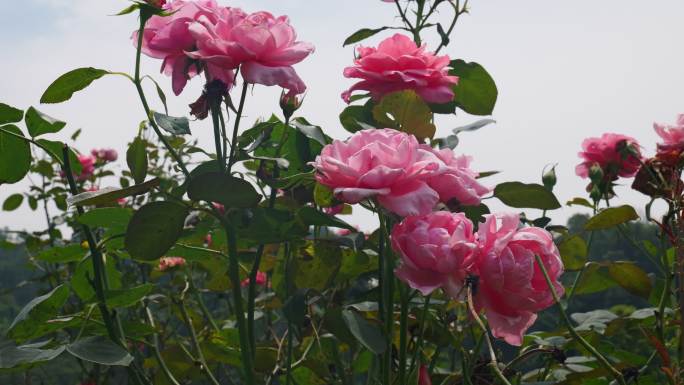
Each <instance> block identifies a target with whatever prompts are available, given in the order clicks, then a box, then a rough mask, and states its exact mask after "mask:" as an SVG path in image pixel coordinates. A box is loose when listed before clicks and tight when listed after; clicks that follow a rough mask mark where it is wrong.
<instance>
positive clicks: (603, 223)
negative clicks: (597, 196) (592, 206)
mask: <svg viewBox="0 0 684 385" xmlns="http://www.w3.org/2000/svg"><path fill="white" fill-rule="evenodd" d="M636 219H639V215H638V214H637V213H636V210H634V207H632V206H629V205H623V206H617V207H608V208H606V209H603V210H601V212H599V213H598V214H596V215H594V216H593V217H591V218H590V219H589V220H588V221H587V223H586V224H585V225H584V229H585V230H603V229H609V228H611V227H614V226H618V225H621V224H623V223H626V222H629V221H633V220H636Z"/></svg>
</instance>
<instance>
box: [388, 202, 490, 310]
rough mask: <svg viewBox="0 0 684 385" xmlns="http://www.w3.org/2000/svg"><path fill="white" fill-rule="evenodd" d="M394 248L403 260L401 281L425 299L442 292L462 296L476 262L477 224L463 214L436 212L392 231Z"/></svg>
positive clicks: (408, 220) (398, 272)
mask: <svg viewBox="0 0 684 385" xmlns="http://www.w3.org/2000/svg"><path fill="white" fill-rule="evenodd" d="M392 248H393V249H394V250H395V251H396V252H397V253H398V254H399V256H400V257H401V262H402V263H401V265H400V266H399V267H398V268H397V269H396V270H395V272H394V273H395V275H396V276H397V278H399V279H401V280H402V281H404V282H406V283H407V284H408V285H409V286H411V287H412V288H414V289H416V290H420V291H421V292H422V293H423V295H428V294H430V293H431V292H432V291H433V290H435V289H437V288H442V289H443V290H444V291H445V292H446V293H447V294H449V295H450V296H452V297H454V298H456V297H459V296H460V295H461V294H462V288H463V282H464V280H465V277H466V275H467V272H466V270H467V267H468V265H470V264H472V262H473V259H474V258H475V251H476V248H477V241H476V237H475V234H474V233H473V223H472V222H471V221H470V220H469V219H468V218H466V216H465V215H464V214H463V213H451V212H448V211H438V212H433V213H430V214H427V215H424V216H411V217H407V218H405V219H404V220H403V221H402V222H401V223H399V224H397V225H396V226H394V228H393V229H392Z"/></svg>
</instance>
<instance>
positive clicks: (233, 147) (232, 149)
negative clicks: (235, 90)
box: [228, 79, 249, 172]
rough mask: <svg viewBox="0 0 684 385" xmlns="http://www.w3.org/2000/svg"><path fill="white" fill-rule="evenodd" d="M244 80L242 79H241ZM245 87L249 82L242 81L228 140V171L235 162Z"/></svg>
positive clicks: (245, 94) (245, 96)
mask: <svg viewBox="0 0 684 385" xmlns="http://www.w3.org/2000/svg"><path fill="white" fill-rule="evenodd" d="M243 81H244V79H243ZM247 87H249V83H247V82H243V83H242V93H241V94H240V104H238V109H237V113H236V114H235V125H233V138H232V141H231V142H230V144H231V146H230V157H229V158H228V172H230V170H231V169H232V168H233V164H235V161H236V159H235V156H236V153H235V151H236V149H237V137H238V129H239V128H240V119H241V118H242V110H243V109H244V108H245V99H246V98H247Z"/></svg>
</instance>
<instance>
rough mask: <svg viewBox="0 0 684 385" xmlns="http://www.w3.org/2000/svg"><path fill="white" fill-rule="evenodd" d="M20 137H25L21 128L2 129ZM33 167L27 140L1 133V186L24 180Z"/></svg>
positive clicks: (7, 127)
mask: <svg viewBox="0 0 684 385" xmlns="http://www.w3.org/2000/svg"><path fill="white" fill-rule="evenodd" d="M0 128H1V129H2V130H4V131H9V132H11V133H14V134H16V135H19V136H22V137H23V136H24V134H22V132H21V130H20V129H19V127H17V126H15V125H11V124H10V125H7V126H2V127H0ZM30 167H31V150H30V149H29V144H28V142H27V141H26V140H24V139H21V138H18V137H16V136H14V135H12V134H9V133H6V132H3V131H0V184H3V183H10V184H12V183H17V182H19V181H20V180H22V179H23V178H24V176H25V175H26V173H28V171H29V168H30Z"/></svg>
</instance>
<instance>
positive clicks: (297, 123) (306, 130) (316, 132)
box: [290, 118, 328, 146]
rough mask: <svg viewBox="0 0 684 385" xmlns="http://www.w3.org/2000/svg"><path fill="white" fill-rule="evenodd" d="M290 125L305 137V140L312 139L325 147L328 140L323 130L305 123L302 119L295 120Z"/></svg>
mask: <svg viewBox="0 0 684 385" xmlns="http://www.w3.org/2000/svg"><path fill="white" fill-rule="evenodd" d="M290 124H291V125H292V126H293V127H294V128H296V129H297V130H299V132H301V133H302V134H304V135H306V137H307V138H309V139H313V140H315V141H317V142H318V143H320V144H321V145H323V146H325V145H326V144H328V140H327V139H326V137H325V134H324V133H323V130H322V129H321V127H319V126H314V125H313V124H311V123H309V122H308V121H306V119H304V118H296V119H294V120H293V121H292V122H290Z"/></svg>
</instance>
